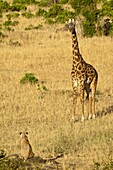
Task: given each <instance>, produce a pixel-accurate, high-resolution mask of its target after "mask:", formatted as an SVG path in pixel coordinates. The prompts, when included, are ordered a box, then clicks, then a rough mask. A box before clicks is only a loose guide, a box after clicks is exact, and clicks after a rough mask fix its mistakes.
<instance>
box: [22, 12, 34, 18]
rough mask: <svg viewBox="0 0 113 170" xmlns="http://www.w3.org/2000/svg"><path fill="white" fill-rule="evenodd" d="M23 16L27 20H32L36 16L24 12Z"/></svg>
mask: <svg viewBox="0 0 113 170" xmlns="http://www.w3.org/2000/svg"><path fill="white" fill-rule="evenodd" d="M22 16H24V17H25V18H32V17H34V14H32V13H31V12H23V13H22Z"/></svg>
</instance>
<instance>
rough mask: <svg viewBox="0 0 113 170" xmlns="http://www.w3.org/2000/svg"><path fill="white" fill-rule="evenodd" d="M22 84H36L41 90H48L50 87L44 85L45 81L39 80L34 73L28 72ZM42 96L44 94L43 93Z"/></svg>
mask: <svg viewBox="0 0 113 170" xmlns="http://www.w3.org/2000/svg"><path fill="white" fill-rule="evenodd" d="M20 83H21V84H26V83H30V84H36V87H37V90H39V91H41V92H42V91H47V90H48V89H47V88H46V86H45V85H44V82H39V80H38V78H37V77H35V76H34V74H33V73H26V74H25V75H24V76H23V77H22V78H21V80H20ZM41 97H42V95H41Z"/></svg>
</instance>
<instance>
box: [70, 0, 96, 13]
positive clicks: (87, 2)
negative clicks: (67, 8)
mask: <svg viewBox="0 0 113 170" xmlns="http://www.w3.org/2000/svg"><path fill="white" fill-rule="evenodd" d="M70 4H71V6H72V8H74V9H75V11H76V12H77V14H79V13H81V11H82V10H84V9H91V8H92V4H95V3H94V0H77V1H75V0H70Z"/></svg>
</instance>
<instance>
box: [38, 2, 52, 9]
mask: <svg viewBox="0 0 113 170" xmlns="http://www.w3.org/2000/svg"><path fill="white" fill-rule="evenodd" d="M38 5H39V6H42V7H44V6H49V5H51V1H50V0H41V1H40V2H39V3H38Z"/></svg>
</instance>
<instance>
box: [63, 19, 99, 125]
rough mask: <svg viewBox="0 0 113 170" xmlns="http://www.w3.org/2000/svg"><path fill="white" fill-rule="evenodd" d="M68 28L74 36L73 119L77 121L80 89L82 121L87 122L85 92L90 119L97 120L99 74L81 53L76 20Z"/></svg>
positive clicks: (68, 24)
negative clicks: (78, 91)
mask: <svg viewBox="0 0 113 170" xmlns="http://www.w3.org/2000/svg"><path fill="white" fill-rule="evenodd" d="M66 28H67V29H68V30H69V31H70V32H71V34H72V54H73V64H72V71H71V76H72V87H73V116H72V119H73V120H75V114H76V103H77V89H78V86H79V87H80V101H81V106H82V118H81V121H82V122H83V121H84V120H85V117H84V92H86V94H87V96H86V99H88V100H89V104H88V105H89V106H88V108H89V109H88V110H89V111H88V119H95V118H96V115H95V93H96V87H97V82H98V73H97V71H96V69H95V68H94V67H93V66H92V65H90V64H88V63H86V62H85V61H84V59H83V57H82V55H81V53H80V50H79V46H78V40H77V34H76V30H75V22H74V19H69V21H68V22H67V23H66Z"/></svg>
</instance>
